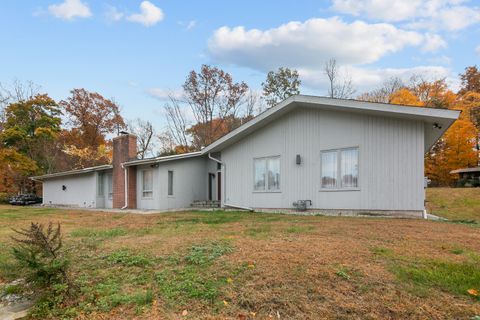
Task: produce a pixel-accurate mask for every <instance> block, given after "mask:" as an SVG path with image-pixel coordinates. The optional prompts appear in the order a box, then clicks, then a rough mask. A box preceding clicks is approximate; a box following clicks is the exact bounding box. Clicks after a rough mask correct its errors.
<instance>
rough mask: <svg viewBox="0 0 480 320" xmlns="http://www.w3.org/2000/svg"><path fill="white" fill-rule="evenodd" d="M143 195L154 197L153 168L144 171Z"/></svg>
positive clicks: (144, 196)
mask: <svg viewBox="0 0 480 320" xmlns="http://www.w3.org/2000/svg"><path fill="white" fill-rule="evenodd" d="M142 197H143V198H152V197H153V171H152V170H143V171H142Z"/></svg>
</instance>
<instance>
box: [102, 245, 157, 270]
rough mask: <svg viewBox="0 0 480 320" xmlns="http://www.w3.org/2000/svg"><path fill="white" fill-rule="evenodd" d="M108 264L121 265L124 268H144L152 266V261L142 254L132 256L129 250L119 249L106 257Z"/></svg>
mask: <svg viewBox="0 0 480 320" xmlns="http://www.w3.org/2000/svg"><path fill="white" fill-rule="evenodd" d="M107 261H108V262H109V263H110V264H116V265H123V266H126V267H131V266H136V267H146V266H149V265H151V264H153V260H152V259H150V258H148V257H147V256H145V255H143V254H134V253H132V252H131V251H129V250H125V249H121V250H117V251H114V252H112V253H111V254H109V255H108V256H107Z"/></svg>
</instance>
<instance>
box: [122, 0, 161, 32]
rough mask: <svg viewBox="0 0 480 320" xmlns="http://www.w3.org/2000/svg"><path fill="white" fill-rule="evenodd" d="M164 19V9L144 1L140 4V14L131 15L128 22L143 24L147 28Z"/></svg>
mask: <svg viewBox="0 0 480 320" xmlns="http://www.w3.org/2000/svg"><path fill="white" fill-rule="evenodd" d="M163 17H164V14H163V11H162V9H160V8H159V7H157V6H155V5H154V4H153V3H151V2H150V1H143V2H142V3H141V4H140V13H135V14H131V15H129V16H128V17H127V20H128V21H131V22H136V23H140V24H143V25H144V26H145V27H151V26H153V25H156V24H157V23H158V22H160V21H162V20H163Z"/></svg>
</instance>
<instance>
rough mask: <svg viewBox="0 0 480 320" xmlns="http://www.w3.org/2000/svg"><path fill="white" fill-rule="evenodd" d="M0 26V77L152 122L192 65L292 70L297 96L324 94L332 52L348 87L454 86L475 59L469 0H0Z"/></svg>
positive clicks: (252, 75)
mask: <svg viewBox="0 0 480 320" xmlns="http://www.w3.org/2000/svg"><path fill="white" fill-rule="evenodd" d="M0 30H2V31H1V39H2V44H3V45H2V50H0V61H1V73H0V82H1V83H9V82H11V81H12V80H13V79H19V80H22V81H26V80H32V81H34V82H35V83H36V84H38V85H41V87H42V90H43V91H45V92H48V93H49V94H50V95H51V96H52V97H53V98H54V99H57V100H61V99H64V98H66V97H67V96H68V94H69V90H71V89H72V88H80V87H83V88H86V89H87V90H91V91H97V92H99V93H101V94H102V95H104V96H105V97H109V98H110V97H114V98H115V100H116V101H117V102H118V103H119V104H120V105H121V107H122V109H123V114H124V115H125V117H126V118H134V117H141V118H143V119H150V120H152V121H153V122H154V123H155V124H157V125H158V126H162V125H163V123H164V122H163V116H162V112H161V110H162V105H163V103H164V101H163V100H162V99H164V98H165V94H166V92H169V91H170V92H174V93H175V92H178V90H179V88H180V87H181V85H182V83H183V82H184V80H185V77H186V75H187V73H188V72H189V71H190V70H192V69H197V70H198V69H199V67H200V66H201V64H203V63H207V64H213V65H217V66H219V67H221V68H223V69H224V70H226V71H228V72H230V73H232V75H233V77H234V79H235V80H237V81H245V82H246V83H247V84H248V85H249V86H250V87H251V88H252V89H255V90H256V89H259V87H260V84H261V82H262V81H263V80H264V78H265V74H266V72H267V71H268V70H271V69H273V68H277V67H280V66H289V67H293V68H296V69H298V70H299V71H300V74H301V78H302V81H303V86H302V92H304V93H309V94H319V95H324V94H325V93H326V79H325V75H324V74H323V72H322V65H323V64H324V63H325V61H326V60H328V59H329V58H332V57H333V58H336V59H337V61H338V63H339V64H340V65H341V66H342V72H344V73H345V74H348V75H350V76H351V77H352V79H353V83H354V85H355V86H356V87H357V92H358V93H361V92H363V91H365V90H368V89H373V88H375V87H376V86H378V85H380V84H381V82H382V81H383V80H384V79H386V78H388V77H391V76H399V77H402V78H405V79H407V78H408V77H410V76H411V75H412V74H413V73H421V74H424V75H426V76H428V77H446V78H447V80H448V81H449V82H450V83H451V85H452V86H453V87H456V86H458V80H457V75H458V73H460V72H462V71H463V69H464V68H465V67H466V66H469V65H474V64H478V61H479V58H480V40H479V39H480V37H479V35H480V7H479V4H478V2H477V1H473V0H472V1H468V0H409V1H406V0H402V1H401V0H385V1H380V0H331V1H309V0H307V1H284V0H276V1H273V0H267V1H247V0H244V1H220V0H215V1H213V0H212V1H198V0H189V1H180V0H150V1H141V0H139V1H137V0H128V1H118V0H117V1H115V0H106V1H102V0H101V1H93V0H41V1H33V0H22V1H1V2H0Z"/></svg>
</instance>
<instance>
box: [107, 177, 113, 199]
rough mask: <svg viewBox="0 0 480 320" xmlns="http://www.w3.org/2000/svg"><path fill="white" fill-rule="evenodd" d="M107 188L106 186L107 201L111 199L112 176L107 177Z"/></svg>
mask: <svg viewBox="0 0 480 320" xmlns="http://www.w3.org/2000/svg"><path fill="white" fill-rule="evenodd" d="M107 186H108V199H113V184H112V175H111V174H108V175H107Z"/></svg>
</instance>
